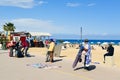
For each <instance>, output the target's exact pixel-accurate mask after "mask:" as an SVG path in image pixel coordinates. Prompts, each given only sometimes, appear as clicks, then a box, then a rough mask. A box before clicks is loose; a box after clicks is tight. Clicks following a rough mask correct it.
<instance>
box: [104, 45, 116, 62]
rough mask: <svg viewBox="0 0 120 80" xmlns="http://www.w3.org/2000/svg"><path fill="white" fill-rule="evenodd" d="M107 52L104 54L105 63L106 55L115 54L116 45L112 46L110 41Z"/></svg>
mask: <svg viewBox="0 0 120 80" xmlns="http://www.w3.org/2000/svg"><path fill="white" fill-rule="evenodd" d="M107 52H108V53H106V54H104V61H103V63H105V57H106V56H113V54H114V47H113V46H112V44H111V43H109V46H108V48H107Z"/></svg>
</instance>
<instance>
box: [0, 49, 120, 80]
mask: <svg viewBox="0 0 120 80" xmlns="http://www.w3.org/2000/svg"><path fill="white" fill-rule="evenodd" d="M30 54H31V55H32V57H24V58H16V57H9V56H8V51H6V50H0V80H119V79H120V76H119V74H120V69H119V68H117V67H116V66H106V65H101V64H95V63H92V64H91V70H90V71H87V70H84V69H83V68H82V65H81V64H80V63H78V65H77V67H76V69H73V68H72V63H73V60H72V59H68V58H67V57H55V62H54V63H49V62H48V63H46V62H45V55H36V54H34V53H30ZM39 63H41V64H47V65H52V66H60V67H53V68H37V67H33V66H30V65H32V64H39Z"/></svg>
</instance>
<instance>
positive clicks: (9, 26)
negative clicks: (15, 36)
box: [3, 22, 16, 32]
mask: <svg viewBox="0 0 120 80" xmlns="http://www.w3.org/2000/svg"><path fill="white" fill-rule="evenodd" d="M15 29H16V28H15V26H14V24H13V23H11V22H9V23H5V25H3V30H4V31H13V32H14V31H15Z"/></svg>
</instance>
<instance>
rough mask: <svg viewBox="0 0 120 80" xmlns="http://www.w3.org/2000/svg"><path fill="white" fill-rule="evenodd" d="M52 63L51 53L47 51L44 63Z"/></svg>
mask: <svg viewBox="0 0 120 80" xmlns="http://www.w3.org/2000/svg"><path fill="white" fill-rule="evenodd" d="M48 61H50V62H53V51H48V52H47V54H46V62H48Z"/></svg>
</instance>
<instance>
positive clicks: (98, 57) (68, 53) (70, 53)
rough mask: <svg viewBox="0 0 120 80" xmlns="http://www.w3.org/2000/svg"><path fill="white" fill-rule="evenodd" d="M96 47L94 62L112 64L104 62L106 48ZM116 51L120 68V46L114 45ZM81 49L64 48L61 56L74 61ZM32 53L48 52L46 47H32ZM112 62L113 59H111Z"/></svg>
mask: <svg viewBox="0 0 120 80" xmlns="http://www.w3.org/2000/svg"><path fill="white" fill-rule="evenodd" d="M93 47H94V49H92V51H91V53H92V62H97V63H100V64H101V65H106V66H111V63H103V55H104V54H105V53H107V51H106V50H103V49H102V48H101V47H100V46H98V45H93ZM113 47H114V49H115V51H114V66H116V67H119V68H120V54H119V52H120V49H119V48H120V46H116V45H113ZM78 51H79V49H76V48H75V47H69V48H66V49H64V50H61V54H60V56H61V57H65V58H67V59H71V60H73V61H74V59H75V57H76V55H77V53H78ZM29 52H30V53H34V54H35V55H45V54H46V52H47V49H46V48H30V49H29ZM110 62H111V61H110ZM112 66H113V65H112Z"/></svg>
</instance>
